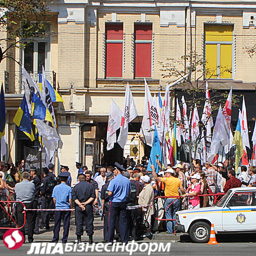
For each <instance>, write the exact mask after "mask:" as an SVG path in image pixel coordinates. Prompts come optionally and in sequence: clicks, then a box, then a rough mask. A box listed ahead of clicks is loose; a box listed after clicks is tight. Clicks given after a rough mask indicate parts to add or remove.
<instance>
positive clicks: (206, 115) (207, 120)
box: [201, 81, 213, 142]
mask: <svg viewBox="0 0 256 256" xmlns="http://www.w3.org/2000/svg"><path fill="white" fill-rule="evenodd" d="M205 87H206V88H205V89H206V90H205V97H206V101H205V104H204V110H203V114H202V119H201V121H202V123H203V124H204V125H205V127H206V140H207V141H209V142H211V135H212V127H213V119H212V116H211V111H212V110H211V102H210V92H209V89H208V82H207V81H206V86H205Z"/></svg>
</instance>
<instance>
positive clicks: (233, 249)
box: [0, 235, 256, 256]
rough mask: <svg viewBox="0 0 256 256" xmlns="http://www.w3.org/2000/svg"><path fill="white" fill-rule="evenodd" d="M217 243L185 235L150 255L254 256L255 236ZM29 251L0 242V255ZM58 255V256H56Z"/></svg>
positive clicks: (231, 237) (20, 254)
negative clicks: (192, 239) (10, 247)
mask: <svg viewBox="0 0 256 256" xmlns="http://www.w3.org/2000/svg"><path fill="white" fill-rule="evenodd" d="M165 238H166V237H165V236H163V239H164V240H162V241H164V242H165V243H166V242H167V241H166V239H165ZM217 239H218V241H219V243H220V244H219V245H208V244H195V243H192V242H191V241H190V240H189V238H188V237H187V236H186V235H181V236H180V237H179V239H176V240H175V239H171V240H168V242H171V248H170V250H169V251H168V252H165V253H159V252H155V253H152V254H151V255H157V256H158V255H159V256H162V255H163V256H164V255H175V256H176V255H177V256H193V255H195V256H198V255H203V256H204V255H207V256H208V255H209V256H215V255H225V256H236V255H237V256H238V255H239V256H241V255H243V256H251V255H255V251H256V242H255V241H256V239H255V235H225V236H218V237H217ZM142 242H146V243H153V242H155V243H156V242H157V243H160V242H161V240H160V239H157V240H155V239H154V240H151V241H149V240H145V241H141V242H140V243H142ZM29 249H30V244H24V245H23V246H22V247H21V248H20V249H18V250H16V251H13V250H10V249H7V248H6V247H5V246H4V245H3V242H2V241H0V255H1V256H2V255H8V256H23V255H27V252H28V251H29ZM85 254H86V255H94V256H96V255H104V256H105V255H113V256H115V255H117V256H118V255H129V253H127V252H125V253H122V252H110V253H107V252H102V253H97V252H95V253H88V252H86V253H85V252H83V253H70V252H69V253H65V254H64V255H68V256H71V255H83V256H84V255H85ZM57 255H58V254H57ZM133 255H147V253H140V252H136V253H134V254H133Z"/></svg>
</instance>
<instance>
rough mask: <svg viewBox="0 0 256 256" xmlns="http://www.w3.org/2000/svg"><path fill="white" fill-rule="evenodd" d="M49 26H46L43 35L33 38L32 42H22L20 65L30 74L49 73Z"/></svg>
mask: <svg viewBox="0 0 256 256" xmlns="http://www.w3.org/2000/svg"><path fill="white" fill-rule="evenodd" d="M49 31H50V24H46V31H45V35H42V36H37V37H34V38H33V39H32V40H27V42H24V45H25V47H24V49H22V55H21V56H22V63H23V65H24V68H25V69H26V70H27V71H28V72H29V73H30V74H38V72H42V66H44V68H45V71H50V33H49Z"/></svg>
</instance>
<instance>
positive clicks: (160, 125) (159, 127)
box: [156, 93, 163, 143]
mask: <svg viewBox="0 0 256 256" xmlns="http://www.w3.org/2000/svg"><path fill="white" fill-rule="evenodd" d="M160 101H161V95H160V93H159V94H158V99H156V110H157V115H158V120H157V125H156V128H157V133H158V137H159V141H160V142H161V143H162V142H163V137H162V136H163V123H162V112H161V107H160Z"/></svg>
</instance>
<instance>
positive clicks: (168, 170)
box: [164, 168, 174, 174]
mask: <svg viewBox="0 0 256 256" xmlns="http://www.w3.org/2000/svg"><path fill="white" fill-rule="evenodd" d="M164 173H173V174H174V170H173V169H172V168H168V169H167V170H166V171H165V172H164Z"/></svg>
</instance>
